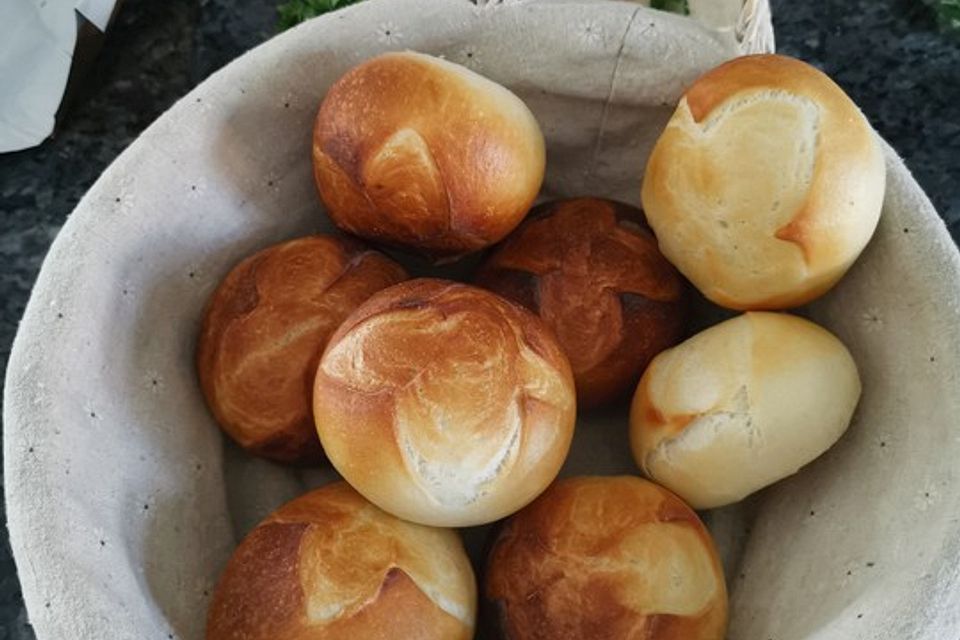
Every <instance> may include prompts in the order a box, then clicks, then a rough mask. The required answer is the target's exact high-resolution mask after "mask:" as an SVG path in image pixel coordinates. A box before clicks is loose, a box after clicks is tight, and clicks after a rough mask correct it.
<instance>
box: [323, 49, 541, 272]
mask: <svg viewBox="0 0 960 640" xmlns="http://www.w3.org/2000/svg"><path fill="white" fill-rule="evenodd" d="M313 162H314V176H315V178H316V183H317V188H318V189H319V191H320V196H321V198H322V199H323V202H324V204H325V205H326V207H327V212H328V213H329V214H330V217H331V218H332V220H333V221H334V223H336V224H337V226H339V227H340V228H342V229H344V230H346V231H349V232H350V233H353V234H356V235H359V236H361V237H364V238H367V239H369V240H373V241H378V242H383V243H386V244H389V245H395V246H400V247H406V248H408V249H412V250H414V251H417V252H420V253H424V254H426V255H428V256H429V257H432V258H437V259H440V258H453V257H457V256H461V255H464V254H467V253H470V252H473V251H477V250H479V249H482V248H484V247H487V246H489V245H491V244H493V243H494V242H497V241H498V240H500V239H501V238H503V237H504V236H505V235H507V234H508V233H509V232H510V231H511V230H512V229H513V228H514V227H515V226H516V225H517V224H519V223H520V220H521V219H522V218H523V216H524V215H525V214H526V213H527V210H528V209H529V208H530V205H531V204H532V203H533V200H534V198H536V196H537V193H538V191H539V190H540V184H541V183H542V182H543V174H544V167H545V164H546V152H545V149H544V141H543V134H542V133H541V132H540V127H539V125H538V124H537V122H536V120H535V119H534V117H533V114H532V113H530V110H529V109H528V108H527V106H526V105H525V104H524V103H523V101H521V100H520V99H519V98H518V97H517V96H515V95H514V94H513V93H511V92H510V91H508V90H507V89H505V88H504V87H502V86H500V85H498V84H497V83H495V82H492V81H491V80H488V79H486V78H484V77H483V76H480V75H478V74H477V73H475V72H473V71H470V70H469V69H467V68H465V67H462V66H460V65H457V64H454V63H452V62H448V61H446V60H441V59H439V58H435V57H432V56H428V55H425V54H422V53H413V52H405V53H388V54H384V55H381V56H378V57H376V58H373V59H371V60H368V61H367V62H364V63H363V64H360V65H358V66H356V67H354V68H353V69H351V70H350V71H348V72H347V73H346V74H345V75H344V76H343V77H342V78H341V79H340V80H338V81H337V82H336V83H335V84H334V85H333V87H331V88H330V91H329V92H328V93H327V95H326V97H325V98H324V100H323V103H322V105H321V106H320V110H319V113H318V114H317V119H316V125H315V128H314V135H313Z"/></svg>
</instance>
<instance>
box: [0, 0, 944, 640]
mask: <svg viewBox="0 0 960 640" xmlns="http://www.w3.org/2000/svg"><path fill="white" fill-rule="evenodd" d="M697 4H698V3H694V8H695V9H696V7H697ZM699 4H701V5H702V4H703V3H702V2H701V3H699ZM746 4H747V5H748V11H749V13H748V15H747V16H746V18H745V19H740V20H738V23H737V25H731V26H730V27H728V28H721V29H718V30H710V29H708V28H706V27H704V26H703V25H702V24H700V23H698V22H696V21H695V20H691V19H688V18H683V17H678V16H674V15H670V14H665V13H661V12H656V11H652V10H649V9H646V8H643V7H640V6H638V5H636V4H630V3H623V2H603V1H597V2H589V1H584V0H581V1H569V2H534V1H530V2H488V3H485V4H483V5H482V6H473V5H471V4H469V3H467V2H461V1H455V0H370V1H369V2H364V3H361V4H359V5H356V6H354V7H351V8H349V9H347V10H344V11H341V12H338V13H336V14H334V15H331V16H329V17H327V18H322V19H319V20H315V21H312V22H309V23H307V24H304V25H302V26H300V27H298V28H296V29H294V30H292V31H289V32H287V33H285V34H283V35H282V36H279V37H277V38H274V39H273V40H271V41H270V42H268V43H266V44H265V45H263V46H261V47H258V48H257V49H255V50H253V51H251V52H250V53H248V54H246V55H244V56H242V57H241V58H239V59H238V60H236V61H235V62H234V63H232V64H230V65H229V66H227V67H226V68H225V69H224V70H222V71H220V72H219V73H217V74H215V75H214V76H212V77H211V78H210V79H209V80H207V81H206V82H204V83H203V84H202V85H200V86H199V87H197V88H196V89H195V90H194V91H192V92H191V93H190V94H189V95H187V96H186V97H185V98H184V99H182V100H181V101H180V102H179V103H177V104H176V105H175V106H174V107H173V108H172V109H171V110H170V111H169V112H167V113H166V114H164V115H163V116H162V117H161V118H160V119H158V120H157V122H156V123H155V124H154V125H152V126H151V127H150V128H149V129H148V130H147V131H146V132H144V134H143V135H142V136H141V137H140V138H139V139H138V140H137V141H136V142H135V143H134V144H132V145H131V146H130V147H129V148H128V149H127V150H126V151H125V152H124V153H123V154H122V156H121V157H120V158H118V160H117V161H116V162H114V163H113V165H111V166H110V168H108V169H107V170H106V171H105V172H104V174H103V176H102V177H101V178H100V179H99V180H98V181H97V183H96V184H95V185H94V187H93V188H92V189H91V190H90V192H89V193H88V194H87V195H86V196H85V198H84V199H83V201H82V202H81V203H80V204H79V206H78V207H77V209H76V211H75V212H74V213H73V215H72V216H71V217H70V219H69V220H68V222H67V224H66V225H65V226H64V228H63V230H62V231H61V233H60V235H59V236H58V237H57V239H56V241H55V243H54V245H53V248H52V249H51V251H50V254H49V256H48V257H47V260H46V262H45V263H44V266H43V269H42V271H41V274H40V277H39V280H38V282H37V285H36V288H35V290H34V292H33V296H32V298H31V300H30V303H29V305H28V308H27V311H26V314H25V317H24V320H23V324H22V325H21V327H20V332H19V335H18V337H17V340H16V343H15V345H14V350H13V354H12V356H11V360H10V365H9V369H8V372H7V382H6V395H5V398H4V425H5V437H4V455H5V459H6V492H7V510H8V514H9V520H10V524H9V527H10V535H11V540H12V543H13V547H14V551H15V554H16V559H17V564H18V567H19V570H20V576H21V580H22V582H23V589H24V596H25V598H26V602H27V606H28V609H29V612H30V617H31V621H32V622H33V624H34V626H35V629H36V631H37V634H38V637H39V638H40V639H41V640H55V639H60V638H82V639H95V640H102V639H105V638H111V639H117V640H127V639H130V640H134V639H135V640H141V639H144V638H158V639H161V640H162V639H164V638H181V639H185V640H200V639H201V638H202V637H203V625H204V617H205V612H206V607H207V604H208V602H209V599H210V594H211V593H212V590H213V587H214V584H215V580H216V578H217V576H218V573H219V571H220V569H221V568H222V567H223V565H224V563H225V561H226V559H227V557H228V556H229V554H230V552H231V550H232V549H233V547H234V545H235V543H236V541H237V540H238V538H239V537H241V536H242V535H243V533H245V532H246V531H248V530H249V529H250V527H251V526H252V525H253V523H255V522H256V521H257V520H258V519H259V518H260V517H262V516H263V515H265V514H266V513H268V512H269V511H270V510H272V509H273V508H274V507H276V506H277V505H279V504H280V503H282V502H283V501H285V500H287V499H289V498H292V497H294V496H295V495H297V494H299V493H301V492H303V491H304V490H305V488H307V487H310V486H315V485H317V484H320V483H322V482H324V481H325V480H327V479H329V478H330V477H331V474H329V473H328V474H324V473H323V472H297V471H291V470H287V469H282V468H280V467H276V466H274V465H271V464H269V463H266V462H262V461H258V460H253V459H251V458H248V457H247V456H245V455H243V454H242V453H239V452H238V451H237V450H236V449H235V448H234V447H232V446H230V445H225V443H224V439H223V438H222V437H221V435H220V432H219V431H218V430H217V428H216V427H215V426H214V424H213V422H212V420H211V417H210V416H209V414H208V413H207V411H206V409H205V408H204V404H203V401H202V398H201V396H200V390H199V387H198V385H197V382H196V379H195V375H194V371H193V348H194V339H195V336H196V332H197V328H198V324H199V319H200V314H201V309H202V307H203V304H204V302H205V300H206V299H207V296H208V295H209V294H210V292H211V291H212V289H213V288H214V286H215V285H216V283H217V282H218V280H219V279H220V278H221V277H222V276H223V275H224V274H225V273H226V271H227V270H228V269H229V268H230V266H231V265H232V264H234V263H235V262H236V261H238V260H239V259H240V258H241V257H243V256H246V255H247V254H249V253H251V252H253V251H254V250H256V249H258V248H261V247H264V246H266V245H269V244H271V243H273V242H277V241H279V240H282V239H285V238H290V237H293V236H297V235H301V234H304V233H308V232H313V231H319V230H324V229H329V223H328V222H327V221H326V219H325V218H324V216H323V215H322V214H321V208H320V205H319V204H318V201H317V198H316V194H315V193H314V187H313V183H312V178H311V173H310V161H309V156H310V135H309V132H310V128H311V121H312V118H313V115H314V112H315V109H316V107H317V104H318V102H319V100H320V99H321V97H322V96H323V93H324V91H325V88H326V87H327V86H329V85H330V83H331V82H332V81H333V80H334V79H335V78H337V77H338V76H339V75H340V74H341V73H342V72H343V71H345V70H346V69H347V68H349V67H350V66H352V65H353V64H356V63H357V62H359V61H361V60H363V59H365V58H367V57H369V56H371V55H374V54H376V53H379V52H381V51H386V50H396V49H407V48H410V49H417V50H420V51H425V52H428V53H433V54H438V55H444V56H446V57H447V58H449V59H451V60H454V61H456V62H460V63H464V64H466V65H468V66H470V67H472V68H474V69H476V70H477V71H479V72H481V73H484V74H486V75H488V76H489V77H491V78H493V79H495V80H497V81H499V82H502V83H504V84H506V85H507V86H509V87H510V88H512V89H513V90H514V91H516V92H517V93H518V94H519V95H520V96H521V97H522V98H524V99H525V100H526V101H527V103H528V104H529V105H530V107H531V108H532V109H533V111H534V112H535V113H536V115H537V117H538V119H539V121H540V123H541V125H542V127H543V130H544V133H545V135H546V138H547V140H548V148H549V151H548V154H549V169H548V176H547V180H546V184H545V187H544V196H545V197H557V196H573V195H585V194H590V195H600V196H608V197H614V198H619V199H622V200H626V201H628V202H633V203H637V201H638V195H639V184H640V175H641V173H642V168H643V165H644V161H645V158H646V156H647V154H648V152H649V150H650V147H651V145H652V143H653V142H654V140H655V139H656V137H657V135H658V134H659V132H660V130H661V128H662V127H663V125H664V123H665V122H666V120H667V118H668V117H669V115H670V113H671V111H672V106H673V105H674V104H675V102H676V100H677V98H678V97H679V95H680V93H681V91H682V89H683V88H684V87H685V86H686V85H688V84H689V83H690V82H691V81H692V80H693V79H694V78H695V77H696V76H697V75H698V74H700V73H701V72H702V71H704V70H706V69H707V68H709V67H712V66H714V65H715V64H717V63H719V62H721V61H723V60H725V59H728V58H730V57H733V56H735V55H737V53H738V52H739V51H741V50H742V51H755V50H765V49H769V47H770V46H772V33H771V30H770V24H769V7H768V6H767V3H766V2H755V1H753V0H750V1H748V2H747V3H746ZM717 15H722V12H714V13H711V16H713V17H707V16H703V17H704V19H705V20H708V21H709V20H716V19H717V18H716V16H717ZM738 36H740V38H744V40H743V42H738ZM934 143H935V141H930V144H934ZM886 153H887V158H888V167H889V184H888V186H887V194H886V203H885V206H884V212H883V217H882V221H881V224H880V228H879V230H878V232H877V235H876V237H875V238H874V240H873V241H872V243H871V245H870V246H869V248H868V249H867V251H866V253H865V254H864V256H863V257H862V258H861V260H860V261H859V262H858V263H857V265H856V266H855V267H854V269H853V270H852V272H851V273H850V274H849V275H848V276H847V278H846V279H845V280H844V281H843V282H842V283H841V284H840V286H839V287H838V288H837V289H836V290H834V291H833V292H832V293H830V294H829V295H828V296H827V297H825V298H824V299H822V300H821V301H819V302H817V303H816V304H814V305H812V306H811V307H810V308H809V309H808V310H807V311H808V314H809V315H810V316H812V317H814V318H815V319H817V320H819V321H820V322H822V323H823V324H825V325H826V326H827V327H829V328H830V329H831V330H833V331H834V332H836V333H837V334H838V335H839V336H840V337H841V338H842V339H843V340H844V341H845V342H846V344H847V345H848V346H849V347H850V349H851V351H852V352H853V354H854V356H855V357H856V359H857V361H858V362H859V364H860V367H861V371H862V375H863V382H864V389H865V390H864V396H863V401H862V403H861V406H860V409H859V411H858V414H857V416H856V419H855V422H854V424H853V426H852V427H851V429H850V431H849V432H848V434H847V435H846V436H845V437H844V438H843V439H842V440H841V441H840V443H839V444H838V445H837V446H836V447H834V448H833V449H832V450H831V451H830V452H829V453H827V454H826V455H825V456H824V457H823V458H821V459H820V460H818V461H816V462H815V463H813V464H812V465H810V466H809V467H808V468H806V469H804V470H802V471H801V473H799V474H798V475H797V476H795V477H794V478H792V479H789V480H787V481H785V482H783V483H781V484H779V485H777V486H776V487H774V488H772V489H770V490H768V491H765V492H762V493H761V494H760V495H758V496H756V497H755V498H752V499H750V500H749V501H748V502H747V504H745V505H739V506H736V507H732V508H729V509H725V510H721V511H719V512H715V513H712V514H708V521H709V522H710V526H711V528H712V530H713V531H714V533H715V535H716V536H717V538H718V539H719V540H720V542H721V545H722V546H723V548H724V555H725V561H726V563H727V567H728V578H729V579H730V583H731V590H732V606H733V618H732V626H731V630H730V636H729V637H730V638H731V639H733V640H766V639H767V638H776V639H777V640H814V639H816V640H850V639H858V638H863V639H867V638H869V639H871V640H874V639H881V640H905V639H907V638H916V639H923V640H944V639H945V638H948V637H956V636H957V634H958V632H960V631H958V630H960V476H958V470H957V467H956V464H955V460H957V459H958V457H960V431H958V429H957V417H956V416H957V415H958V409H960V406H958V405H960V394H958V393H957V391H958V366H960V299H958V292H960V258H958V254H957V251H956V249H955V248H954V245H953V244H952V242H951V240H950V238H949V236H948V234H947V232H946V230H945V228H944V226H943V224H942V222H941V221H940V219H939V218H938V216H937V214H936V212H935V211H934V210H933V208H932V206H931V204H930V202H929V200H928V199H927V198H926V196H925V195H924V194H923V193H922V192H921V190H920V188H919V187H918V186H917V184H916V183H915V182H914V180H913V179H912V178H911V177H910V174H909V173H908V172H907V170H906V169H905V168H904V165H903V164H902V162H901V161H900V160H899V159H898V158H897V156H896V154H895V153H894V152H893V151H892V150H890V149H889V148H887V149H886ZM412 267H413V268H414V270H415V271H422V265H412ZM468 267H469V261H468V263H467V264H466V265H461V266H459V267H454V268H453V269H451V270H450V272H456V271H458V270H459V272H461V273H462V272H464V270H466V269H467V268H468ZM715 315H717V314H715V313H713V312H707V313H706V314H705V316H704V317H705V318H706V317H713V316H715ZM625 416H626V409H625V407H624V406H620V407H617V408H615V409H611V410H609V411H606V412H604V413H600V414H595V415H591V416H588V417H585V418H583V419H582V420H581V421H580V423H579V425H578V435H577V438H576V442H575V446H574V451H573V454H572V456H571V458H570V460H569V462H568V464H567V466H566V469H565V473H566V474H574V473H618V472H624V473H632V472H634V466H633V464H632V463H631V461H630V460H629V458H628V455H627V451H628V447H627V439H626V417H625ZM483 533H484V532H483V531H482V530H470V531H467V532H466V534H467V540H468V542H469V545H470V546H471V548H472V549H473V550H477V549H478V548H479V546H480V545H481V544H482V540H483Z"/></svg>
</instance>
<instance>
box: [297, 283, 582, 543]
mask: <svg viewBox="0 0 960 640" xmlns="http://www.w3.org/2000/svg"><path fill="white" fill-rule="evenodd" d="M575 414H576V399H575V395H574V386H573V377H572V374H571V371H570V365H569V363H568V362H567V359H566V357H565V356H564V355H563V353H562V351H561V350H560V347H559V346H558V345H557V343H556V341H555V339H554V338H553V337H552V335H551V333H550V332H549V330H548V329H547V328H546V327H545V326H544V324H543V323H542V322H541V320H540V319H539V318H537V317H536V316H534V315H533V314H531V313H530V312H528V311H526V310H525V309H523V308H521V307H519V306H517V305H515V304H513V303H511V302H508V301H507V300H504V299H503V298H500V297H499V296H496V295H494V294H492V293H490V292H488V291H484V290H482V289H478V288H476V287H471V286H467V285H463V284H458V283H454V282H448V281H444V280H433V279H420V280H411V281H408V282H406V283H402V284H400V285H397V286H394V287H390V288H388V289H384V290H383V291H381V292H379V293H378V294H376V295H374V296H373V297H371V298H370V299H369V300H368V301H367V302H366V303H364V304H363V305H361V306H360V307H359V308H358V309H357V310H356V311H355V312H354V313H353V314H352V315H351V316H350V317H348V318H347V320H346V321H345V322H344V323H343V325H341V327H340V328H339V329H338V330H337V331H336V333H335V334H334V335H333V336H332V337H331V339H330V342H329V344H328V345H327V349H326V351H325V352H324V354H323V357H322V358H321V360H320V366H319V368H318V370H317V377H316V382H315V385H314V418H315V420H316V424H317V432H318V433H319V435H320V440H321V442H322V443H323V447H324V450H325V451H326V453H327V455H328V457H329V458H330V461H331V462H332V463H333V465H334V466H335V467H336V468H337V470H338V471H339V472H340V473H341V474H342V475H343V477H344V478H345V479H346V480H347V481H348V482H350V484H351V485H353V486H354V487H355V488H356V489H357V490H358V491H359V492H360V493H362V494H363V495H364V496H365V497H366V498H368V499H369V500H370V501H372V502H373V503H375V504H377V505H378V506H380V507H381V508H383V509H384V510H386V511H389V512H391V513H393V514H394V515H397V516H400V517H402V518H405V519H407V520H411V521H414V522H420V523H423V524H431V525H436V526H469V525H476V524H481V523H484V522H490V521H493V520H496V519H498V518H502V517H503V516H506V515H508V514H510V513H513V512H514V511H516V510H517V509H519V508H521V507H522V506H523V505H525V504H527V503H528V502H530V501H531V500H533V499H534V498H535V497H536V496H537V495H538V494H539V493H540V492H541V491H543V490H544V489H545V488H546V487H547V485H548V484H549V483H550V482H551V481H552V480H553V479H554V478H555V477H556V475H557V472H558V471H559V469H560V466H561V465H562V464H563V461H564V459H565V457H566V455H567V451H568V450H569V447H570V441H571V438H572V435H573V425H574V419H575Z"/></svg>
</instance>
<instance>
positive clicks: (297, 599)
mask: <svg viewBox="0 0 960 640" xmlns="http://www.w3.org/2000/svg"><path fill="white" fill-rule="evenodd" d="M476 600H477V593H476V581H475V579H474V575H473V569H472V568H471V566H470V561H469V560H468V558H467V555H466V552H465V551H464V549H463V544H462V543H461V541H460V538H459V537H458V536H457V534H456V533H455V532H453V531H449V530H444V529H434V528H431V527H424V526H421V525H417V524H412V523H409V522H404V521H402V520H399V519H397V518H394V517H393V516H391V515H389V514H387V513H384V512H383V511H381V510H380V509H378V508H377V507H375V506H374V505H372V504H370V503H369V502H367V501H366V500H364V499H363V498H362V497H361V496H360V495H359V494H358V493H357V492H356V491H354V490H353V489H351V488H350V487H349V486H348V485H347V484H346V483H344V482H338V483H335V484H332V485H327V486H325V487H323V488H321V489H317V490H315V491H312V492H310V493H308V494H306V495H304V496H301V497H300V498H297V499H296V500H293V501H292V502H289V503H287V504H286V505H284V506H282V507H280V509H278V510H277V511H275V512H274V513H273V514H271V515H270V516H269V517H267V519H266V520H264V521H263V522H261V523H260V524H259V525H258V526H257V527H256V528H255V529H254V530H253V531H252V532H250V534H249V535H248V536H247V537H246V539H244V541H243V542H242V543H240V546H239V547H238V548H237V550H236V551H235V552H234V554H233V557H232V558H231V559H230V562H229V563H228V564H227V568H226V569H225V570H224V572H223V575H222V576H221V578H220V582H219V584H218V585H217V589H216V592H215V593H214V597H213V602H212V604H211V605H210V611H209V615H208V618H207V635H206V637H207V640H308V639H312V638H324V639H325V640H382V639H383V638H418V639H421V640H432V639H435V640H467V639H469V638H472V637H473V630H474V627H475V622H476Z"/></svg>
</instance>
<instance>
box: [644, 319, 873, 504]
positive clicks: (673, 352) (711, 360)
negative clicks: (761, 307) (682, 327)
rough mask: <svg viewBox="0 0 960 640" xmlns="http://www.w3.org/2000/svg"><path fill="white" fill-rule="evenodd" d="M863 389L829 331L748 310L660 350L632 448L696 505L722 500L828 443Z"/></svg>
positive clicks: (798, 463)
mask: <svg viewBox="0 0 960 640" xmlns="http://www.w3.org/2000/svg"><path fill="white" fill-rule="evenodd" d="M859 398H860V378H859V376H858V374H857V366H856V364H855V363H854V361H853V358H852V357H851V356H850V352H849V351H847V349H846V347H844V346H843V344H842V343H841V342H840V341H839V340H838V339H837V338H835V337H834V336H833V335H832V334H831V333H829V332H828V331H826V330H825V329H822V328H820V327H818V326H817V325H815V324H813V323H812V322H809V321H808V320H803V319H802V318H797V317H795V316H790V315H786V314H777V313H763V312H754V313H747V314H744V315H741V316H739V317H736V318H733V319H732V320H727V321H726V322H722V323H720V324H718V325H715V326H713V327H710V328H709V329H707V330H706V331H703V332H701V333H699V334H697V335H695V336H694V337H692V338H690V339H689V340H687V341H686V342H683V343H681V344H680V345H678V346H676V347H674V348H673V349H669V350H667V351H664V352H663V353H661V354H660V355H659V356H657V357H656V358H654V360H653V362H651V363H650V366H649V367H648V368H647V370H646V371H645V372H644V374H643V378H641V380H640V384H639V386H638V387H637V393H636V395H635V396H634V398H633V406H632V407H631V410H630V441H631V445H632V448H633V455H634V458H635V459H636V461H637V464H639V465H640V467H641V468H642V469H643V471H644V473H645V474H646V475H647V476H649V477H650V478H652V479H654V480H656V481H657V482H659V483H660V484H662V485H663V486H665V487H667V488H668V489H670V490H672V491H674V492H676V493H677V495H679V496H680V497H681V498H683V499H684V500H686V501H687V502H689V503H690V504H691V505H693V506H694V507H695V508H698V509H709V508H712V507H720V506H723V505H725V504H729V503H731V502H737V501H738V500H741V499H743V498H745V497H746V496H748V495H749V494H751V493H753V492H754V491H757V490H759V489H762V488H763V487H765V486H767V485H769V484H771V483H773V482H776V481H777V480H780V479H781V478H785V477H786V476H789V475H791V474H793V473H796V472H797V470H799V469H800V467H802V466H803V465H805V464H807V463H808V462H810V461H811V460H813V459H814V458H816V457H817V456H819V455H820V454H821V453H823V452H824V451H826V450H827V449H828V448H830V446H831V445H833V443H834V442H836V441H837V439H838V438H839V437H840V436H841V435H842V434H843V432H844V431H845V430H846V429H847V426H848V425H849V424H850V419H851V417H852V416H853V411H854V409H855V408H856V406H857V401H858V399H859Z"/></svg>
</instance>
